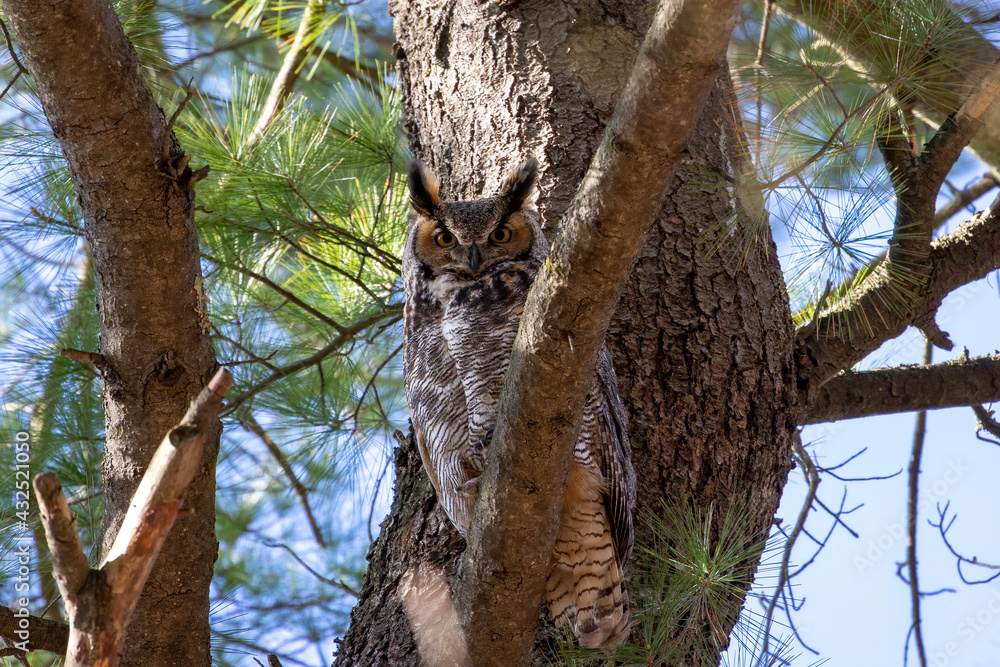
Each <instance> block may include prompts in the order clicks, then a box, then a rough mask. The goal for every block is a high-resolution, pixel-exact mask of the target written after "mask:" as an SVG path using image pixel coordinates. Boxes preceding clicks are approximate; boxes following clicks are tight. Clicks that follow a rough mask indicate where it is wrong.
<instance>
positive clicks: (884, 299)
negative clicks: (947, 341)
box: [796, 198, 1000, 405]
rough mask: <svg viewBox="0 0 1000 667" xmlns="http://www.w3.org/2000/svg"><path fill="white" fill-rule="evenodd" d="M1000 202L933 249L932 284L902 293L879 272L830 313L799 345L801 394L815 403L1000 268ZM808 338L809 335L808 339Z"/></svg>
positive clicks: (929, 260)
mask: <svg viewBox="0 0 1000 667" xmlns="http://www.w3.org/2000/svg"><path fill="white" fill-rule="evenodd" d="M998 209H1000V198H998V199H997V200H995V201H994V202H993V203H992V204H991V205H990V208H989V209H988V210H986V211H983V212H981V213H980V214H978V215H977V216H976V217H974V218H973V219H971V220H969V221H967V222H965V223H963V224H962V225H961V226H960V227H959V228H958V229H956V230H955V231H954V232H952V233H951V234H948V235H947V236H943V237H941V238H940V239H938V240H937V241H935V242H933V243H932V244H931V251H930V254H929V255H928V258H927V263H928V266H929V275H928V278H927V282H926V284H924V285H923V286H917V287H915V288H914V291H913V292H910V293H907V294H906V295H901V294H900V287H899V282H898V279H897V278H896V277H895V276H893V275H891V274H890V273H889V272H888V271H887V269H886V268H885V267H880V268H879V269H877V270H876V271H875V272H874V273H873V275H871V276H870V277H869V278H868V280H866V281H865V282H864V283H862V285H860V286H859V287H858V288H857V289H856V290H855V292H854V294H852V295H848V296H847V297H846V298H845V299H843V300H842V301H841V302H840V303H838V304H837V305H836V306H834V307H833V308H830V309H829V310H827V312H826V313H824V314H823V315H822V316H821V317H820V318H819V319H818V320H817V322H816V328H815V334H813V333H812V332H801V333H800V335H799V337H798V340H797V341H796V346H797V349H796V357H797V363H798V383H799V389H800V391H801V392H802V393H801V394H800V395H801V396H803V398H805V399H806V401H805V402H806V403H807V404H809V405H812V404H813V400H814V399H813V393H814V392H816V391H817V390H818V389H819V388H820V387H821V386H822V385H823V384H825V383H826V382H827V381H829V380H830V379H831V378H833V377H834V376H835V375H837V374H838V373H839V372H840V371H841V370H842V369H845V368H850V367H851V366H853V365H854V364H856V363H857V362H859V361H861V359H863V358H864V357H865V356H867V355H868V354H869V353H871V352H872V351H874V350H875V349H876V348H877V347H878V346H879V345H881V344H882V343H883V342H885V341H886V340H889V339H891V338H895V337H896V336H898V335H899V334H901V333H903V331H904V330H905V329H906V327H907V326H909V325H911V324H914V323H918V322H921V321H922V320H925V319H926V318H928V317H933V315H934V313H935V312H937V309H938V307H939V306H940V305H941V301H942V300H943V299H944V297H946V296H947V295H948V294H949V293H951V292H952V291H953V290H955V289H957V288H958V287H961V286H962V285H965V284H968V283H971V282H973V281H976V280H979V279H981V278H984V277H986V276H987V275H988V274H989V273H991V272H992V271H995V270H996V269H997V268H1000V216H998V215H997V211H998ZM803 333H804V334H805V335H803Z"/></svg>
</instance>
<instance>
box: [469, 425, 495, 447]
mask: <svg viewBox="0 0 1000 667" xmlns="http://www.w3.org/2000/svg"><path fill="white" fill-rule="evenodd" d="M492 439H493V427H492V426H491V427H489V428H488V429H486V433H484V434H483V437H481V438H480V439H479V441H478V442H476V444H474V445H472V451H473V452H474V453H476V454H481V453H482V451H483V450H484V449H486V448H487V447H488V446H489V444H490V441H491V440H492Z"/></svg>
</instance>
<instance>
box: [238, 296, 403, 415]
mask: <svg viewBox="0 0 1000 667" xmlns="http://www.w3.org/2000/svg"><path fill="white" fill-rule="evenodd" d="M402 310H403V307H402V305H392V306H388V307H386V309H385V310H382V311H380V312H378V313H375V314H374V315H369V316H368V317H364V318H362V319H360V320H358V321H357V322H355V323H354V324H352V325H350V326H347V327H344V329H343V330H342V331H341V332H340V335H338V336H337V337H336V338H334V339H333V341H331V342H330V344H329V345H327V346H326V347H324V348H323V349H322V350H320V351H318V352H316V353H315V354H313V355H310V356H308V357H306V358H305V359H300V360H299V361H296V362H295V363H292V364H289V365H288V366H283V367H281V368H279V369H278V370H276V371H274V372H273V373H271V375H269V376H267V377H266V378H264V379H263V380H261V381H260V382H258V383H257V384H255V385H254V386H253V387H251V388H250V389H247V390H246V391H245V392H243V393H242V394H240V395H239V396H238V397H236V398H235V399H234V400H233V401H232V402H231V403H230V404H229V405H228V406H227V407H226V409H225V410H223V411H222V416H225V415H228V414H231V413H232V412H233V411H234V410H235V409H236V408H238V407H240V406H241V405H243V404H244V403H246V402H247V401H248V400H250V399H251V398H253V397H254V396H256V395H257V394H259V393H260V392H261V391H263V390H264V389H265V388H266V387H267V386H268V385H270V384H271V383H273V382H276V381H278V380H280V379H282V378H284V377H288V376H289V375H292V374H293V373H297V372H298V371H300V370H302V369H303V368H308V367H309V366H313V365H315V364H318V363H320V362H322V361H323V360H324V359H326V358H327V357H328V356H330V355H331V354H333V353H334V352H336V351H337V350H339V349H340V348H341V347H343V346H344V345H345V344H346V343H348V342H351V341H353V339H354V337H355V336H357V335H358V334H359V333H361V332H362V331H364V330H365V329H368V328H369V327H372V326H374V325H376V324H378V323H379V322H380V321H382V320H384V319H386V318H389V319H390V322H389V324H392V323H394V322H398V321H399V318H400V317H402V315H401V313H402Z"/></svg>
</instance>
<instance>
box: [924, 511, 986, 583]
mask: <svg viewBox="0 0 1000 667" xmlns="http://www.w3.org/2000/svg"><path fill="white" fill-rule="evenodd" d="M949 507H951V503H945V505H944V507H943V508H942V507H941V504H940V503H938V506H937V512H938V518H937V521H936V522H935V521H928V523H930V525H931V526H933V527H934V528H937V529H938V532H939V533H940V535H941V541H942V542H944V545H945V547H947V548H948V551H950V552H951V555H952V556H954V557H955V567H956V569H957V570H958V577H959V578H960V579H961V580H962V583H964V584H967V585H969V586H978V585H979V584H988V583H990V582H991V581H994V580H996V578H997V577H1000V564H993V563H984V562H983V561H981V560H979V559H978V558H977V557H975V556H973V557H972V558H968V557H967V556H963V555H962V554H961V553H959V552H958V550H956V549H955V547H954V546H953V545H952V543H951V542H950V541H949V540H948V531H949V530H951V527H952V525H953V524H954V523H955V519H957V518H958V515H957V514H956V515H955V516H953V517H951V519H950V520H948V508H949ZM963 565H968V566H973V567H978V568H982V569H984V570H994V571H996V574H991V575H990V576H988V577H986V578H985V579H969V578H968V577H967V576H966V574H965V570H963V569H962V566H963Z"/></svg>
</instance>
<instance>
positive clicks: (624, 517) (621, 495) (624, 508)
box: [594, 348, 635, 564]
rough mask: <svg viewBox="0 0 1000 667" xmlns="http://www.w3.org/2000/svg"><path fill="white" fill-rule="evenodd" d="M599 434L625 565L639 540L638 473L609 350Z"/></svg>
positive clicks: (600, 374) (600, 383) (601, 379)
mask: <svg viewBox="0 0 1000 667" xmlns="http://www.w3.org/2000/svg"><path fill="white" fill-rule="evenodd" d="M596 391H597V393H598V405H599V406H600V408H599V411H598V414H597V423H598V429H597V431H598V433H597V440H598V442H597V443H594V444H596V445H597V447H595V449H598V452H599V453H598V456H597V457H596V458H598V460H599V464H600V467H601V473H603V475H604V478H605V479H606V480H607V483H608V486H607V491H606V493H607V511H608V518H609V519H610V520H611V535H612V537H613V538H614V543H615V549H616V551H617V552H618V556H619V558H620V559H621V563H622V564H624V563H625V562H627V561H628V558H629V556H630V555H631V553H632V546H633V543H634V540H635V537H634V533H633V528H632V510H633V508H634V507H635V470H634V469H633V468H632V455H631V452H632V449H631V444H630V442H629V438H628V417H627V415H626V412H625V406H624V405H623V404H622V400H621V397H619V396H618V378H617V376H616V375H615V368H614V366H613V365H612V363H611V353H610V352H608V350H607V348H605V349H604V351H603V352H602V353H601V357H600V359H599V361H598V364H597V387H596Z"/></svg>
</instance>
